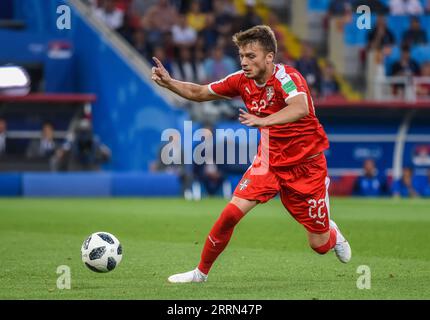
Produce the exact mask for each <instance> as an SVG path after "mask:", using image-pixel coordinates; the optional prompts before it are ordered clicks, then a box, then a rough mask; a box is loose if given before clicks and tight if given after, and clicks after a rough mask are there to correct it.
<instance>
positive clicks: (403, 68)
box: [391, 45, 420, 76]
mask: <svg viewBox="0 0 430 320" xmlns="http://www.w3.org/2000/svg"><path fill="white" fill-rule="evenodd" d="M391 74H392V75H393V76H418V75H419V74H420V66H419V64H418V63H417V62H416V61H415V60H414V59H412V58H411V52H410V49H409V46H407V45H403V46H402V52H401V55H400V60H399V61H396V62H395V63H394V64H393V66H392V70H391Z"/></svg>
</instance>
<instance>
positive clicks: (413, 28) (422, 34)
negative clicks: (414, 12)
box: [403, 17, 427, 46]
mask: <svg viewBox="0 0 430 320" xmlns="http://www.w3.org/2000/svg"><path fill="white" fill-rule="evenodd" d="M426 43H427V32H426V31H425V30H424V29H423V28H421V22H420V19H419V18H417V17H412V18H411V25H410V28H409V29H408V30H406V31H405V33H404V34H403V44H406V45H409V46H415V45H420V44H426Z"/></svg>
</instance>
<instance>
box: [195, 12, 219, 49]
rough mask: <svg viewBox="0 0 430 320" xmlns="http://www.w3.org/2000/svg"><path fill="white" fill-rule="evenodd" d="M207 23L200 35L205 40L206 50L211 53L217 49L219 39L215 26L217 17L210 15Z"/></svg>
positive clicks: (207, 16)
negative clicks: (213, 49) (214, 48)
mask: <svg viewBox="0 0 430 320" xmlns="http://www.w3.org/2000/svg"><path fill="white" fill-rule="evenodd" d="M205 21H206V23H205V27H204V28H203V29H202V30H201V31H200V33H199V34H200V35H201V36H202V37H203V38H204V39H205V49H206V50H207V51H209V50H210V49H212V48H213V47H215V45H216V43H217V39H218V31H217V29H216V26H215V15H213V14H212V13H208V14H207V15H206V20H205Z"/></svg>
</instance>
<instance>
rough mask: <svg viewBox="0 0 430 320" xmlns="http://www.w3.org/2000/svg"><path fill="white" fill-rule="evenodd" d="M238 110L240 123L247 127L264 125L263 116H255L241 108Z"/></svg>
mask: <svg viewBox="0 0 430 320" xmlns="http://www.w3.org/2000/svg"><path fill="white" fill-rule="evenodd" d="M239 111H240V114H239V121H240V123H242V124H244V125H246V126H248V127H257V128H260V127H265V126H266V121H265V118H261V117H257V116H255V115H253V114H250V113H248V112H246V111H245V110H243V109H239Z"/></svg>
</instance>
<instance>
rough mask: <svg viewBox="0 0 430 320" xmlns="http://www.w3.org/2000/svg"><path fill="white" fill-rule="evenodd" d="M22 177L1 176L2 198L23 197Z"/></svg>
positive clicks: (12, 174)
mask: <svg viewBox="0 0 430 320" xmlns="http://www.w3.org/2000/svg"><path fill="white" fill-rule="evenodd" d="M21 180H22V176H21V174H19V173H2V174H0V197H17V196H21V195H22V181H21Z"/></svg>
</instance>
